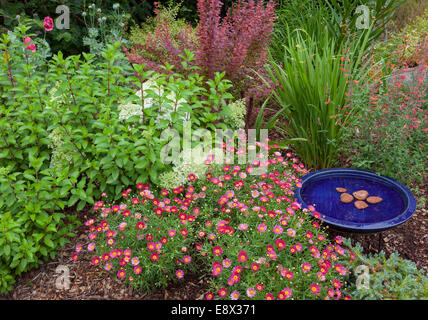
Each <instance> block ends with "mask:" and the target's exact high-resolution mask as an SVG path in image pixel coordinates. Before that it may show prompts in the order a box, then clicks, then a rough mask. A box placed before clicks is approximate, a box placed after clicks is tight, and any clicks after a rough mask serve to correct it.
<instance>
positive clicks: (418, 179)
mask: <svg viewBox="0 0 428 320" xmlns="http://www.w3.org/2000/svg"><path fill="white" fill-rule="evenodd" d="M415 70H416V69H415ZM415 70H414V71H413V72H412V71H411V69H410V70H408V73H406V72H405V73H401V74H400V73H399V74H395V75H394V76H392V77H390V78H386V79H385V78H382V79H381V78H377V79H375V80H374V82H373V83H371V84H366V85H362V86H360V87H358V88H355V91H354V92H353V94H352V95H351V99H352V100H351V101H352V102H351V103H352V104H353V106H354V107H355V108H358V109H359V110H361V111H360V113H359V115H358V116H356V117H354V118H350V119H349V120H350V121H349V124H350V125H349V126H348V127H347V129H346V130H345V132H344V141H345V142H344V144H343V145H341V147H340V150H341V152H342V154H343V156H344V157H346V158H349V159H350V160H351V165H352V166H354V167H357V168H361V169H367V170H373V171H375V172H377V173H379V174H382V175H385V176H388V177H391V178H393V179H396V180H398V181H400V182H401V183H403V184H405V185H407V186H408V187H409V188H411V189H412V191H414V192H415V194H416V195H418V196H419V197H418V202H419V201H420V204H422V205H423V203H424V202H425V201H426V198H425V196H424V191H423V187H422V188H420V186H423V183H424V176H426V168H427V165H428V162H427V159H426V153H427V150H426V146H427V144H428V138H427V113H428V110H427V108H426V105H425V103H424V101H425V99H426V88H425V80H424V78H425V79H426V72H427V71H426V68H422V69H419V71H418V70H416V72H415ZM406 74H407V76H406ZM403 77H405V78H408V79H407V80H406V79H404V78H403Z"/></svg>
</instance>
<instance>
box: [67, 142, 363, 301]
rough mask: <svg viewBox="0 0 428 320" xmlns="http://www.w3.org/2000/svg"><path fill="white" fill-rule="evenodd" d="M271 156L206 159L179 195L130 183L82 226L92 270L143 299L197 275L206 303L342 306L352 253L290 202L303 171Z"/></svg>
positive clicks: (313, 215) (312, 214)
mask: <svg viewBox="0 0 428 320" xmlns="http://www.w3.org/2000/svg"><path fill="white" fill-rule="evenodd" d="M258 145H259V146H260V147H262V148H266V149H271V147H269V146H268V145H267V144H265V143H260V144H258ZM271 151H274V150H272V149H271ZM272 155H273V157H271V158H270V159H269V160H267V159H260V160H256V161H253V162H252V163H251V164H248V165H244V166H239V165H233V164H222V165H219V164H215V163H214V162H212V161H211V162H210V161H207V166H208V168H207V173H206V174H205V177H203V178H196V176H195V175H193V174H190V175H189V176H188V182H187V183H186V184H185V185H183V186H180V187H178V188H174V189H172V190H166V189H161V190H157V189H155V188H151V187H150V186H149V185H148V184H142V183H139V184H137V185H136V190H135V191H134V190H132V189H128V190H126V191H124V193H123V197H124V198H123V201H122V202H121V203H119V204H107V203H104V202H103V201H98V202H97V203H96V204H95V207H94V210H95V211H96V212H97V213H98V217H97V218H94V219H90V220H88V221H87V223H86V225H87V226H88V228H89V237H90V240H91V241H90V244H89V246H88V247H87V249H88V250H89V251H91V252H92V254H93V258H92V264H93V265H96V266H99V268H100V269H105V270H107V271H109V272H112V273H113V275H114V276H116V277H117V278H119V279H123V280H124V281H125V282H126V283H128V284H131V285H132V286H134V287H135V288H137V289H142V290H149V291H150V290H153V289H155V288H156V287H165V286H166V285H167V284H168V283H169V281H170V280H171V281H180V279H182V278H183V277H184V275H185V274H186V273H191V272H193V273H194V272H195V270H197V271H198V272H199V273H200V275H201V276H202V277H204V276H205V277H208V278H209V279H210V280H209V287H210V288H209V291H208V292H207V293H206V295H205V298H206V299H214V298H215V299H222V298H223V299H233V300H236V299H258V300H259V299H267V300H272V299H280V300H283V299H350V298H351V297H350V296H349V295H348V294H347V292H346V289H345V285H346V279H347V278H348V275H349V271H348V270H347V268H345V267H344V265H345V263H352V261H353V259H354V257H355V255H354V254H353V253H352V252H351V251H350V250H349V249H346V248H345V247H343V246H342V242H341V239H340V238H336V239H335V240H336V241H335V243H330V241H328V240H327V237H326V233H325V232H324V230H323V228H322V226H321V219H322V217H321V215H320V214H319V213H318V212H316V210H315V208H314V207H309V208H308V209H302V208H301V205H300V204H299V203H297V202H296V201H295V200H294V198H293V188H294V187H295V186H299V185H300V181H301V180H300V177H301V176H302V175H304V174H306V173H307V170H306V169H305V168H304V165H303V164H302V163H299V161H298V159H297V158H295V157H294V156H293V155H292V154H291V153H287V155H286V157H283V156H282V155H281V154H280V153H279V152H277V151H274V152H273V154H272ZM211 159H212V158H211ZM266 165H268V171H267V172H266V173H262V174H260V175H252V174H251V173H252V172H253V170H254V169H255V168H256V167H258V166H266ZM81 250H82V245H79V246H78V248H77V249H76V251H77V252H76V253H75V254H74V255H73V257H72V258H73V260H77V259H78V256H79V252H80V251H81Z"/></svg>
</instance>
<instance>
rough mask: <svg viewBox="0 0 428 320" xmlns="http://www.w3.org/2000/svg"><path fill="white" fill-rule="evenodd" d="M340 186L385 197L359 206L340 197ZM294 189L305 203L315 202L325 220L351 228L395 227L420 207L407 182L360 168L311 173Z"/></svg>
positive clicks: (357, 231) (371, 230) (342, 228)
mask: <svg viewBox="0 0 428 320" xmlns="http://www.w3.org/2000/svg"><path fill="white" fill-rule="evenodd" d="M337 187H343V188H346V189H347V193H349V194H352V192H354V191H358V190H366V191H368V193H369V195H370V196H379V197H381V198H382V199H383V201H382V202H380V203H378V204H373V205H371V204H369V206H368V208H366V209H361V210H359V209H357V208H355V206H354V204H353V203H342V202H341V201H340V193H338V192H337V191H336V188H337ZM294 192H295V195H296V198H297V200H298V201H299V202H300V203H301V204H302V207H308V206H309V205H314V206H315V208H316V211H317V212H319V213H320V214H321V216H322V220H323V221H324V222H325V223H327V224H329V225H331V226H333V227H335V228H337V229H339V230H343V231H348V232H356V233H371V232H379V231H383V230H387V229H390V228H393V227H395V226H398V225H399V224H402V223H403V222H405V221H406V220H408V219H409V218H410V217H411V216H412V214H413V213H414V212H415V209H416V200H415V198H414V197H413V195H412V193H411V192H410V190H408V189H407V188H406V187H405V186H404V185H402V184H401V183H399V182H397V181H395V180H394V179H391V178H388V177H385V176H381V175H378V174H376V173H374V172H372V171H365V170H359V169H344V168H333V169H323V170H318V171H315V172H312V173H309V174H307V175H305V176H304V177H303V178H302V186H301V188H297V189H296V190H295V191H294Z"/></svg>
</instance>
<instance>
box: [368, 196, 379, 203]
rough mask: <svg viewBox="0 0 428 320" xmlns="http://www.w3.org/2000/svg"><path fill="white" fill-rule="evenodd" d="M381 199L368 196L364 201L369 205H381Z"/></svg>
mask: <svg viewBox="0 0 428 320" xmlns="http://www.w3.org/2000/svg"><path fill="white" fill-rule="evenodd" d="M382 200H383V199H382V198H381V197H376V196H370V197H368V198H367V199H366V201H367V202H368V203H370V204H377V203H381V202H382Z"/></svg>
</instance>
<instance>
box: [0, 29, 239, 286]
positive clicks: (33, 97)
mask: <svg viewBox="0 0 428 320" xmlns="http://www.w3.org/2000/svg"><path fill="white" fill-rule="evenodd" d="M28 30H29V28H28V27H26V26H24V25H20V26H18V27H17V29H16V30H15V31H14V32H12V33H8V34H4V35H3V36H2V39H1V43H0V50H1V52H2V56H3V57H4V59H2V60H1V62H0V69H1V75H0V83H1V91H0V94H1V97H0V99H1V105H0V150H1V152H0V172H1V175H0V192H1V196H0V212H1V213H0V219H1V223H2V224H3V225H4V226H5V227H4V229H3V230H4V231H3V232H2V233H1V235H0V242H1V248H2V249H1V252H0V264H1V268H2V270H8V271H7V273H8V274H11V276H12V278H13V277H14V276H16V275H19V274H20V273H22V272H23V271H26V270H28V269H29V268H32V267H34V266H35V265H37V264H39V263H40V262H41V261H42V260H43V259H45V258H46V257H53V256H54V255H55V252H56V250H57V249H58V248H59V247H61V246H62V245H63V244H64V242H65V241H66V240H65V237H66V236H68V235H70V230H71V229H72V228H73V225H72V224H70V223H67V222H68V220H70V221H71V222H73V221H74V219H75V217H73V216H65V214H64V213H63V211H64V208H66V207H71V206H76V209H77V211H79V210H82V209H83V208H84V207H85V205H86V204H93V203H94V199H95V198H97V197H99V196H100V194H101V191H100V190H103V191H104V192H107V193H108V196H109V197H110V198H111V199H117V198H119V197H120V195H121V192H122V190H123V189H126V188H127V186H129V185H133V184H135V183H136V182H137V181H139V182H149V181H151V182H155V183H156V182H158V181H159V174H160V173H162V172H163V171H165V170H167V169H168V168H169V166H168V165H165V164H164V163H163V162H162V160H161V149H162V147H163V146H164V145H165V144H166V143H167V142H168V141H167V140H165V139H164V138H162V132H163V130H164V129H168V128H174V129H176V130H177V131H179V132H181V133H182V132H183V125H184V122H185V121H186V120H190V122H191V123H192V129H198V128H204V129H209V130H215V129H217V128H221V127H223V128H224V127H225V125H224V124H223V117H226V116H227V114H228V113H227V112H226V111H227V103H226V101H227V100H228V99H229V98H230V97H231V96H230V94H228V93H227V91H228V89H229V88H230V86H231V85H230V83H229V82H228V81H227V80H226V79H224V74H216V76H215V79H213V80H208V81H205V80H204V79H203V78H202V77H200V76H199V75H198V73H197V72H196V71H195V70H194V69H192V71H191V72H188V74H187V75H186V76H183V75H181V74H170V73H168V74H158V73H154V72H152V71H146V70H145V69H144V66H143V65H130V64H129V63H128V62H127V60H126V58H125V56H124V55H123V54H122V53H121V49H120V43H115V44H113V45H108V46H107V48H105V50H103V51H102V52H101V55H100V56H101V59H99V58H97V59H96V57H95V55H93V54H86V53H83V54H82V56H80V55H78V56H69V57H67V58H64V56H63V55H62V53H61V52H59V53H58V54H57V55H54V57H53V58H52V59H51V60H50V61H48V62H47V61H43V59H42V58H43V57H41V56H40V55H39V53H38V47H37V46H36V47H35V49H34V52H33V51H32V50H33V47H29V46H28V44H29V43H30V42H29V43H27V44H25V43H24V40H25V39H27V38H29V37H33V38H35V35H34V34H30V33H28ZM11 35H13V37H12V36H11ZM30 49H31V50H30ZM191 59H193V57H192V55H191V54H190V53H187V56H183V65H186V64H188V63H189V61H190V60H191ZM40 61H42V63H39V62H40ZM166 68H167V69H168V66H166ZM206 88H208V89H206ZM138 89H140V90H139V91H138ZM155 89H159V90H155ZM141 90H143V94H142V93H141ZM136 106H137V108H136ZM213 108H214V109H215V110H217V112H216V113H211V112H210V111H211V110H212V109H213ZM131 164H132V165H131ZM8 212H9V213H8ZM16 224H18V225H19V227H20V228H19V230H16V228H15V226H16ZM12 278H11V277H2V284H1V290H2V291H7V290H9V289H10V284H11V280H10V279H12Z"/></svg>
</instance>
